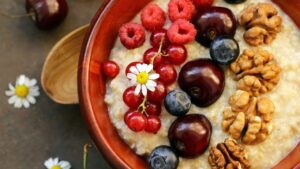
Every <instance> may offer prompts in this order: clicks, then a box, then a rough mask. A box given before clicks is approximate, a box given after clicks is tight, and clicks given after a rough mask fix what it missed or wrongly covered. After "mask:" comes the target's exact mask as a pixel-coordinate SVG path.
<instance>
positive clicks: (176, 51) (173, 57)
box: [167, 44, 187, 65]
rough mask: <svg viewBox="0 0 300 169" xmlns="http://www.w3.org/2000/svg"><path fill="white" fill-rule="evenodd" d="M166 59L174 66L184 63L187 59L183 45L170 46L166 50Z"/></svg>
mask: <svg viewBox="0 0 300 169" xmlns="http://www.w3.org/2000/svg"><path fill="white" fill-rule="evenodd" d="M167 55H168V59H169V60H170V61H171V62H172V63H173V64H175V65H180V64H182V63H184V61H185V60H186V58H187V51H186V48H185V47H184V46H183V45H178V44H172V45H170V46H169V47H168V49H167Z"/></svg>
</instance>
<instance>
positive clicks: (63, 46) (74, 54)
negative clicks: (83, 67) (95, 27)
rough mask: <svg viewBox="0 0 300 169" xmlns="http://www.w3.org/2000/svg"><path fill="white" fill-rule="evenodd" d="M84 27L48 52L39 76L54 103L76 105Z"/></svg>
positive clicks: (63, 39) (71, 33)
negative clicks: (78, 69)
mask: <svg viewBox="0 0 300 169" xmlns="http://www.w3.org/2000/svg"><path fill="white" fill-rule="evenodd" d="M88 27H89V25H84V26H82V27H80V28H78V29H76V30H74V31H72V32H70V33H69V34H68V35H66V36H64V37H63V38H62V39H61V40H60V41H58V42H57V43H56V44H55V45H54V47H53V48H52V49H51V51H50V52H49V54H48V56H47V59H46V61H45V63H44V67H43V70H42V75H41V83H42V87H43V89H44V91H45V92H46V93H47V95H48V96H49V97H50V98H51V99H52V100H53V101H55V102H57V103H61V104H78V102H79V99H78V92H77V91H78V90H77V68H78V62H79V55H80V50H81V46H82V43H83V39H84V36H85V34H86V32H87V30H88Z"/></svg>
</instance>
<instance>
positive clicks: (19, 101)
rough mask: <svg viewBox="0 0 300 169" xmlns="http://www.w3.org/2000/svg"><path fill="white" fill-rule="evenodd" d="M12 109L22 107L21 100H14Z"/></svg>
mask: <svg viewBox="0 0 300 169" xmlns="http://www.w3.org/2000/svg"><path fill="white" fill-rule="evenodd" d="M14 107H15V108H18V109H19V108H21V107H22V100H21V99H20V98H17V99H16V101H15V104H14Z"/></svg>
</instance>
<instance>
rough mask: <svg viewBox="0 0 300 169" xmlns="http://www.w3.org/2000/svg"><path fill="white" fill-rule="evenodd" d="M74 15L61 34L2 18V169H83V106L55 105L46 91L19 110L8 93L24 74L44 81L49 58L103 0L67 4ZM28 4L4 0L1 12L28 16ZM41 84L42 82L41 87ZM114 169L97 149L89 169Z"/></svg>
mask: <svg viewBox="0 0 300 169" xmlns="http://www.w3.org/2000/svg"><path fill="white" fill-rule="evenodd" d="M67 1H68V4H69V14H68V17H67V18H66V20H65V21H64V22H63V23H62V24H61V25H60V26H59V27H57V28H56V29H54V30H51V31H41V30H39V29H37V28H36V27H35V25H34V24H33V22H32V21H31V20H30V19H29V18H22V19H11V18H7V17H5V16H2V15H0V168H1V169H25V168H27V169H43V168H44V167H43V163H44V161H45V160H46V159H48V158H49V157H56V156H57V157H60V158H61V159H63V160H67V161H70V162H71V164H72V166H73V169H82V149H83V145H84V144H85V143H92V140H91V139H90V137H89V135H88V133H87V129H86V126H85V124H84V122H83V118H82V115H81V113H80V110H79V106H78V105H73V106H64V105H59V104H56V103H54V102H53V101H51V100H50V99H49V98H48V97H47V96H46V95H45V93H44V92H43V91H41V96H40V97H39V98H38V102H37V104H35V105H33V106H32V107H31V108H30V109H20V110H18V109H15V108H13V106H11V105H9V104H8V103H7V99H8V98H7V97H6V96H5V94H4V91H5V90H7V87H8V83H9V82H14V81H15V78H16V77H17V76H18V75H20V74H26V75H27V76H29V77H31V78H36V79H40V74H41V70H42V66H43V62H44V60H45V58H46V56H47V53H48V52H49V50H50V49H51V48H52V46H53V45H54V44H55V42H57V41H58V40H59V39H60V38H62V37H63V36H64V35H66V34H67V33H68V32H70V31H72V30H74V29H75V28H77V27H79V26H81V25H84V24H86V23H89V21H90V20H91V18H92V17H93V15H94V14H95V13H96V11H97V9H98V8H99V7H100V6H101V4H102V0H67ZM24 2H25V0H0V11H1V12H2V13H3V12H5V13H9V14H24V12H25V10H24ZM39 85H40V83H39ZM100 168H101V169H108V168H110V167H109V166H108V164H107V163H106V162H105V160H104V159H103V157H102V156H101V154H100V153H99V152H98V151H97V150H96V148H95V147H93V148H91V149H90V152H89V158H88V169H100Z"/></svg>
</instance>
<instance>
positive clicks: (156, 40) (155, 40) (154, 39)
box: [150, 29, 170, 49]
mask: <svg viewBox="0 0 300 169" xmlns="http://www.w3.org/2000/svg"><path fill="white" fill-rule="evenodd" d="M162 38H164V41H163V43H162V49H165V48H167V47H168V45H169V44H170V41H169V39H168V36H167V30H165V29H160V30H156V31H154V32H153V33H152V34H151V37H150V42H151V45H152V46H153V47H155V48H159V46H160V43H161V40H162Z"/></svg>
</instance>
